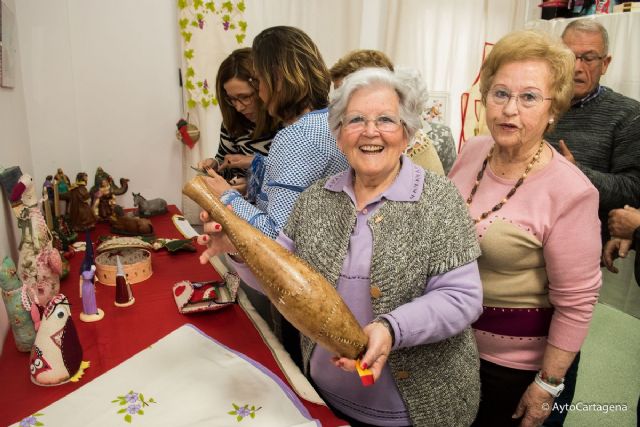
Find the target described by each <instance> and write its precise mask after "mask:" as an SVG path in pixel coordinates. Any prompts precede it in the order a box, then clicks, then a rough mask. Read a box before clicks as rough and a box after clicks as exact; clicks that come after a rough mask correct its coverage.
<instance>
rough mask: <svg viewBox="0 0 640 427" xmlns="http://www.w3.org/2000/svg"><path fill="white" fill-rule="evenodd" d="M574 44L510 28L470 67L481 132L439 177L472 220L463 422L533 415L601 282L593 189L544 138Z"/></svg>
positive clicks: (536, 417)
mask: <svg viewBox="0 0 640 427" xmlns="http://www.w3.org/2000/svg"><path fill="white" fill-rule="evenodd" d="M573 68H574V55H573V54H572V53H571V51H569V50H568V49H566V48H565V47H564V46H562V45H560V44H559V42H555V41H552V40H551V39H549V38H548V37H547V36H546V35H543V34H541V33H537V32H533V31H519V32H514V33H511V34H509V35H507V36H505V37H504V38H503V39H501V40H500V41H499V42H498V43H497V44H496V45H495V46H494V48H493V50H492V51H491V53H490V55H489V56H488V57H487V59H486V61H485V63H484V64H483V66H482V69H481V74H480V79H481V80H480V88H481V93H482V99H483V103H484V105H485V107H486V121H487V125H488V127H489V130H490V132H491V136H480V137H476V138H473V139H471V140H469V141H468V142H467V143H466V144H465V148H464V150H463V151H462V152H461V154H460V157H459V158H458V161H457V162H456V164H455V165H454V167H453V169H452V170H451V173H450V175H449V177H450V178H451V179H452V180H453V182H454V183H455V184H456V185H457V187H458V189H459V190H460V192H461V193H462V195H463V197H464V198H465V199H466V200H467V205H468V207H469V211H470V214H471V217H472V218H474V220H475V222H476V230H477V233H478V237H479V239H480V245H481V249H482V256H481V257H480V258H479V259H478V265H479V267H480V274H481V278H482V283H483V290H484V301H483V306H484V312H483V314H482V315H481V317H480V318H479V319H478V321H477V322H476V323H474V325H473V327H474V331H475V336H476V340H477V343H478V350H479V352H480V358H481V368H480V369H481V371H480V378H481V383H482V400H481V404H480V410H479V413H478V417H477V418H476V421H475V423H474V425H478V426H485V425H486V426H504V425H522V426H533V425H540V424H541V423H542V422H543V421H544V420H545V419H546V418H547V416H548V415H549V413H550V412H551V409H552V408H553V402H554V398H555V397H557V396H558V395H559V394H560V392H561V391H562V389H563V387H564V384H563V381H564V376H565V373H566V371H567V369H568V368H569V366H570V365H571V363H572V362H573V360H574V357H575V355H576V353H577V352H578V351H579V350H580V346H581V345H582V342H583V341H584V339H585V337H586V335H587V329H588V327H589V322H590V320H591V316H592V311H593V306H594V304H595V302H596V300H597V296H598V290H599V288H600V283H601V274H600V268H599V266H600V262H599V258H600V251H601V243H600V223H599V220H598V192H597V190H596V189H595V187H593V185H591V183H590V182H589V179H588V178H587V177H586V176H585V175H583V174H582V172H580V170H579V169H578V168H577V167H575V166H574V165H573V164H571V163H569V162H568V161H567V160H565V158H564V157H563V156H562V155H560V154H559V153H558V152H557V151H556V150H555V149H553V148H552V147H551V146H550V145H549V144H548V143H547V142H545V141H544V139H543V135H544V133H545V132H546V131H548V130H549V128H550V127H552V126H553V123H554V121H555V120H557V119H558V117H559V116H560V114H562V113H563V112H564V111H566V109H567V108H568V107H569V103H570V101H571V97H572V93H573Z"/></svg>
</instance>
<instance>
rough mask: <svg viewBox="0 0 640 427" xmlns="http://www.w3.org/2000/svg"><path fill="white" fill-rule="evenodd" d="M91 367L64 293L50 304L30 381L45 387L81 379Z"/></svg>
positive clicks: (34, 352)
mask: <svg viewBox="0 0 640 427" xmlns="http://www.w3.org/2000/svg"><path fill="white" fill-rule="evenodd" d="M88 367H89V362H85V361H83V360H82V346H81V345H80V340H79V338H78V333H77V331H76V327H75V325H74V323H73V319H72V317H71V310H70V309H69V300H67V297H65V296H64V295H63V294H58V295H56V296H54V297H53V298H52V299H51V301H49V303H48V304H47V306H46V308H45V310H44V313H43V316H42V323H41V324H40V329H38V333H37V334H36V340H35V342H34V343H33V348H32V349H31V357H30V371H31V381H32V382H33V383H34V384H37V385H42V386H52V385H60V384H64V383H66V382H67V381H73V382H75V381H78V380H79V379H80V378H81V377H82V375H83V374H84V370H85V369H86V368H88Z"/></svg>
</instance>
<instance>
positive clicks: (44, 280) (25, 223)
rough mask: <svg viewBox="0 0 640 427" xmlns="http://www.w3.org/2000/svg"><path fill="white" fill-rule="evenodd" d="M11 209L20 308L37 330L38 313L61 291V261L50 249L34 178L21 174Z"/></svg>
mask: <svg viewBox="0 0 640 427" xmlns="http://www.w3.org/2000/svg"><path fill="white" fill-rule="evenodd" d="M11 202H12V207H13V209H14V210H15V212H16V213H17V217H18V227H19V228H20V230H21V232H22V237H21V239H20V245H19V247H18V249H19V257H18V277H19V278H20V280H21V281H22V304H23V306H24V307H25V309H27V310H28V311H31V318H32V319H33V321H34V324H35V327H36V330H37V329H38V327H39V324H40V311H39V308H40V309H44V307H46V306H47V304H48V303H49V301H50V300H51V299H52V298H53V297H54V296H55V295H57V294H58V292H59V290H60V273H61V272H62V259H61V258H60V253H59V252H58V250H57V249H55V248H54V247H53V244H52V241H53V237H52V235H51V232H50V231H49V228H48V227H47V224H46V223H45V220H44V217H43V215H42V211H41V210H40V206H39V203H38V199H37V196H36V191H35V187H34V185H33V178H31V176H29V175H27V174H24V175H22V176H21V177H20V180H19V181H18V183H17V184H16V185H15V187H14V188H13V191H12V193H11Z"/></svg>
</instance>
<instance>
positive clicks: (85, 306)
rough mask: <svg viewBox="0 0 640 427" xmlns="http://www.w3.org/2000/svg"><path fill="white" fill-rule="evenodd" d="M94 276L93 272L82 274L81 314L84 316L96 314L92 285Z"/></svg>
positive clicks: (93, 287) (94, 291) (93, 286)
mask: <svg viewBox="0 0 640 427" xmlns="http://www.w3.org/2000/svg"><path fill="white" fill-rule="evenodd" d="M95 274H96V272H95V270H87V271H83V272H82V312H83V313H85V314H96V313H98V305H97V304H96V288H95V285H94V284H93V276H94V275H95Z"/></svg>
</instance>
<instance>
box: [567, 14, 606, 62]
mask: <svg viewBox="0 0 640 427" xmlns="http://www.w3.org/2000/svg"><path fill="white" fill-rule="evenodd" d="M569 31H582V32H584V33H600V37H602V45H603V47H604V55H605V56H607V55H608V54H609V33H607V29H606V28H605V27H603V26H602V24H600V23H599V22H596V21H595V20H593V19H590V18H585V19H577V20H575V21H572V22H570V23H569V25H567V27H566V28H565V29H564V31H563V32H562V38H563V39H564V36H565V34H567V32H569Z"/></svg>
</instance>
